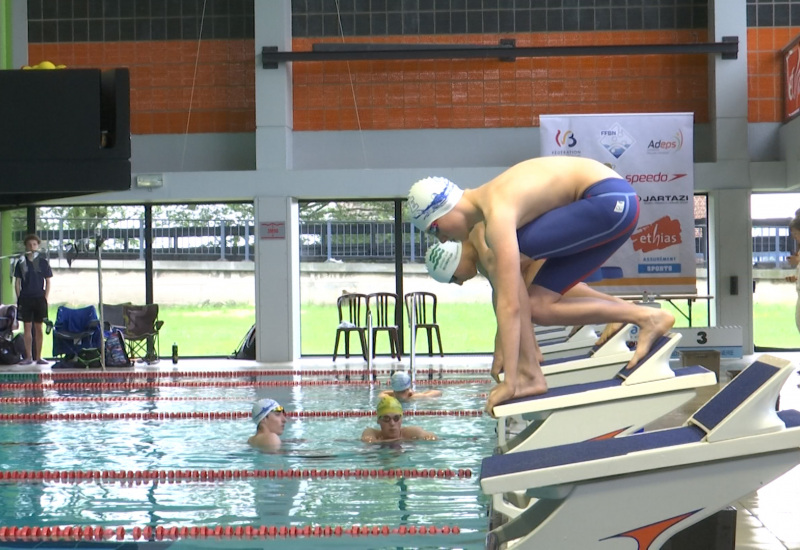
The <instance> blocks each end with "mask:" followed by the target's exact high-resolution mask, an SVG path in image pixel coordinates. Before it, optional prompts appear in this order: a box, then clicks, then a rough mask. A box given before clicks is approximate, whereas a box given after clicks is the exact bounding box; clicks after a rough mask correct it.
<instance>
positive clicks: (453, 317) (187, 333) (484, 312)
mask: <svg viewBox="0 0 800 550" xmlns="http://www.w3.org/2000/svg"><path fill="white" fill-rule="evenodd" d="M661 304H662V307H663V308H665V309H667V310H668V311H671V312H672V313H673V314H674V315H675V318H676V323H675V326H676V327H686V326H688V321H687V320H686V318H685V317H684V316H683V315H682V314H681V313H679V312H678V311H676V309H675V307H674V306H672V305H671V304H669V303H667V302H661ZM706 304H707V302H706V301H704V300H703V301H700V300H698V301H697V302H695V303H694V305H693V308H692V321H693V322H692V324H693V325H694V326H707V324H708V314H707V307H706ZM676 305H677V306H678V307H680V308H681V309H682V310H683V311H684V312H686V311H687V308H686V302H685V301H676ZM57 308H58V305H57V304H51V306H50V318H51V319H53V320H55V318H56V310H57ZM794 309H795V302H794V297H793V296H788V297H787V300H786V301H785V302H780V303H768V304H756V305H755V307H754V313H753V315H754V331H755V342H756V345H757V346H763V347H777V348H784V349H795V348H800V334H799V333H798V331H797V328H796V327H795V322H794ZM438 316H439V318H438V321H439V325H440V327H441V332H442V345H443V347H444V351H445V353H490V352H491V351H492V349H493V346H494V335H495V330H496V326H497V325H496V323H495V319H494V314H493V312H492V308H491V305H490V304H489V303H488V302H487V303H486V304H475V303H449V304H445V305H440V306H439V311H438ZM159 318H160V319H161V320H163V321H164V326H163V328H162V329H161V335H160V340H161V342H160V352H161V355H162V356H163V357H169V356H170V355H171V349H172V344H173V342H174V343H177V344H178V348H179V353H180V356H182V357H213V356H227V355H230V354H232V353H233V351H234V350H235V349H236V348H237V346H238V345H239V343H240V342H241V340H242V339H243V338H244V336H245V334H246V333H247V331H248V330H249V328H250V326H251V325H252V324H253V323H254V322H255V307H254V306H253V305H251V304H229V305H218V306H211V305H209V306H194V307H192V306H161V308H160V312H159ZM338 323H339V321H338V315H337V310H336V306H334V305H331V306H325V305H317V304H304V305H302V306H301V311H300V325H301V338H302V340H301V352H302V354H303V355H322V356H332V355H333V346H334V341H335V336H336V326H337V325H338ZM405 333H406V337H405V338H406V343H405V344H406V346H405V347H406V349H405V350H404V354H408V349H409V342H408V340H409V338H408V329H407V328H406V330H405ZM418 335H419V339H418V342H417V353H425V352H427V338H426V336H425V333H424V331H420V332H419V333H418ZM359 349H360V346H359V344H358V342H357V341H356V336H355V335H353V336H351V354H353V353H355V354H358V352H359ZM434 349H435V350H436V349H437V348H436V347H435V348H434ZM51 350H52V337H50V336H46V337H45V345H44V355H45V357H49V356H50V351H51ZM377 351H378V353H379V354H388V353H389V339H388V336H387V335H386V333H385V332H382V333H380V334H379V335H378V344H377ZM339 354H340V355H343V354H344V343H343V342H340V343H339Z"/></svg>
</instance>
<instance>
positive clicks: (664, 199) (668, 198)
mask: <svg viewBox="0 0 800 550" xmlns="http://www.w3.org/2000/svg"><path fill="white" fill-rule="evenodd" d="M639 200H640V201H642V202H644V203H650V204H657V203H686V202H689V195H639Z"/></svg>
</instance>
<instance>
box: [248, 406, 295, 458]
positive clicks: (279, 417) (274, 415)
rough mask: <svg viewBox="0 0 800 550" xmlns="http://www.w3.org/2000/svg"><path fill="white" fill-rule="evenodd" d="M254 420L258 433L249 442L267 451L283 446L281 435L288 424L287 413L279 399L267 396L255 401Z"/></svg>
mask: <svg viewBox="0 0 800 550" xmlns="http://www.w3.org/2000/svg"><path fill="white" fill-rule="evenodd" d="M253 422H255V423H256V434H255V435H253V436H251V437H250V439H248V440H247V443H249V444H250V445H251V446H253V447H257V448H259V449H264V450H267V451H277V450H278V449H280V448H281V438H280V436H281V435H283V428H284V426H286V413H285V411H284V409H283V407H281V406H280V405H279V404H278V402H277V401H275V400H274V399H269V398H266V399H260V400H258V401H256V402H255V403H253Z"/></svg>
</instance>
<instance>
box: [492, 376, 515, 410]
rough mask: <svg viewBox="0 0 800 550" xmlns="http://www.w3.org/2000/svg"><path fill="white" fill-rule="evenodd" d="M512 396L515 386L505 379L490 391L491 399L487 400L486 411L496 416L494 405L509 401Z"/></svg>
mask: <svg viewBox="0 0 800 550" xmlns="http://www.w3.org/2000/svg"><path fill="white" fill-rule="evenodd" d="M512 397H514V388H512V387H511V386H510V385H509V384H507V383H506V381H505V380H503V381H502V382H500V383H499V384H497V385H496V386H495V387H494V388H492V391H490V392H489V399H487V400H486V412H488V413H489V414H491V415H492V416H494V410H493V409H494V406H495V405H497V404H498V403H502V402H504V401H508V400H509V399H511V398H512Z"/></svg>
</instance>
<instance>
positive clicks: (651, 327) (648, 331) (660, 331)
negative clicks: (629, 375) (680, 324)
mask: <svg viewBox="0 0 800 550" xmlns="http://www.w3.org/2000/svg"><path fill="white" fill-rule="evenodd" d="M674 324H675V317H673V316H672V314H671V313H669V312H667V311H664V310H663V309H652V308H651V312H650V315H649V318H648V320H647V322H645V323H643V324H641V325H639V337H638V339H637V342H636V351H635V352H634V354H633V358H632V359H631V360H630V363H628V365H627V366H626V367H625V368H628V369H631V368H633V367H634V366H635V365H636V363H638V362H639V361H640V360H641V359H642V358H643V357H644V356H645V355H647V353H648V352H649V351H650V348H651V347H652V346H653V343H654V342H655V341H656V340H658V339H659V338H660V337H661V336H664V335H665V334H666V333H667V332H669V329H671V328H672V325H674Z"/></svg>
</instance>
